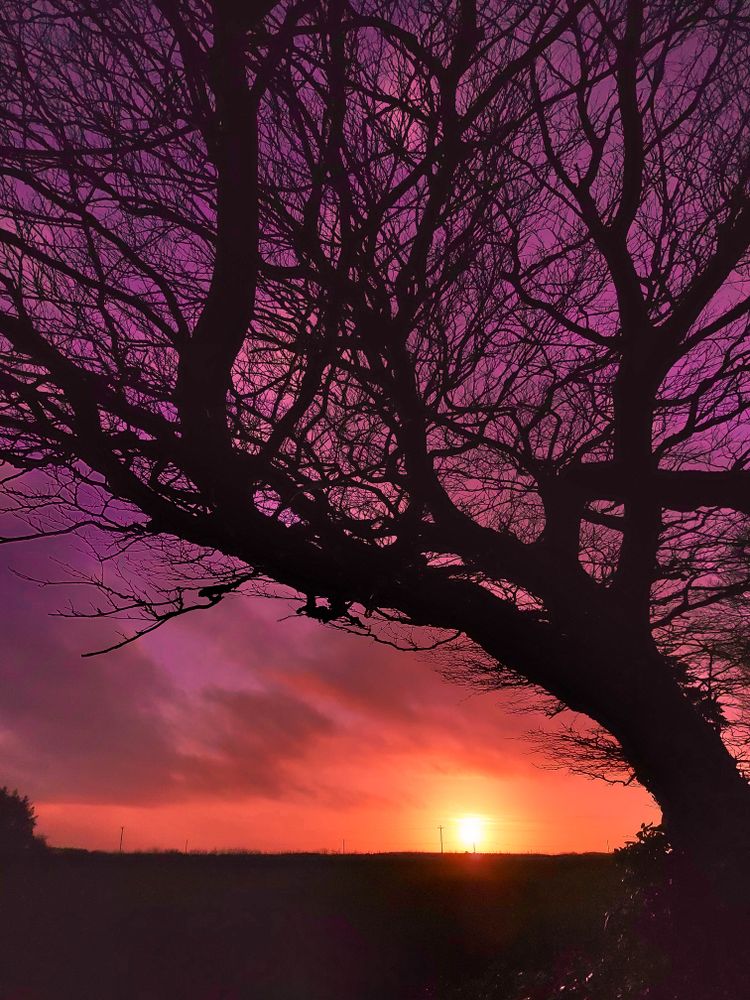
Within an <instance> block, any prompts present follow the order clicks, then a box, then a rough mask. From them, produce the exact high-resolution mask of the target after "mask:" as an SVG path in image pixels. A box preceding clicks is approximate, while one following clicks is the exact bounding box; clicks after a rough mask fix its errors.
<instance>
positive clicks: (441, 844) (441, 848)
mask: <svg viewBox="0 0 750 1000" xmlns="http://www.w3.org/2000/svg"><path fill="white" fill-rule="evenodd" d="M438 830H439V831H440V853H441V854H442V853H443V828H442V826H439V827H438Z"/></svg>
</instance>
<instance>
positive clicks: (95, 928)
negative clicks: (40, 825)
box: [0, 853, 618, 1000]
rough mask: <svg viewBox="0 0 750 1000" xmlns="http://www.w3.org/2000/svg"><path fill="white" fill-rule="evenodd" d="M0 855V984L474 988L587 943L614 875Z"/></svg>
mask: <svg viewBox="0 0 750 1000" xmlns="http://www.w3.org/2000/svg"><path fill="white" fill-rule="evenodd" d="M1 870H2V884H1V886H0V892H1V900H2V910H1V915H0V926H1V930H2V933H1V936H0V996H2V998H3V1000H52V998H54V1000H59V998H68V997H70V998H71V1000H72V998H76V1000H89V998H90V1000H110V998H113V1000H115V998H116V1000H417V998H441V1000H442V998H451V1000H452V998H453V997H471V998H473V996H475V995H476V996H478V995H479V992H481V993H482V995H485V990H484V989H482V990H481V991H477V989H476V988H475V987H472V983H473V982H476V981H478V980H481V979H483V978H484V979H485V981H486V980H487V977H488V976H489V978H490V979H491V980H492V981H493V982H500V981H502V980H503V976H504V975H505V974H506V970H508V969H534V968H538V967H549V966H550V965H553V964H557V963H559V962H564V961H565V960H566V959H567V958H568V957H569V956H570V954H571V953H573V952H579V951H581V950H586V949H588V948H592V947H595V946H596V942H597V941H598V940H599V938H600V937H601V935H602V933H603V924H604V914H605V911H606V909H607V906H608V904H609V903H610V901H611V900H612V899H613V898H614V897H616V895H617V886H618V873H617V871H616V869H615V866H614V865H613V863H612V860H611V858H608V857H606V856H599V855H583V856H566V857H543V856H529V857H526V856H523V857H522V856H502V855H487V856H483V855H444V856H440V855H429V854H427V855H350V856H343V857H341V856H334V855H331V856H327V855H179V854H135V855H127V854H125V855H121V856H118V855H107V854H86V853H53V854H50V855H49V856H47V857H45V858H43V859H40V860H38V861H33V862H32V861H24V862H13V863H9V862H5V863H3V866H2V869H1ZM492 970H494V972H493V971H492ZM502 992H504V990H501V992H500V993H498V996H502Z"/></svg>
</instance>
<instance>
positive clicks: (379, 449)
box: [0, 0, 750, 869]
mask: <svg viewBox="0 0 750 1000" xmlns="http://www.w3.org/2000/svg"><path fill="white" fill-rule="evenodd" d="M242 8H243V5H241V4H233V3H230V2H228V0H213V2H203V0H153V2H146V0H122V2H119V3H117V4H107V5H97V4H93V5H92V4H88V3H78V2H75V0H44V2H41V0H39V2H36V0H32V2H31V3H28V2H25V3H20V2H15V0H6V3H5V4H4V11H5V14H6V17H5V19H4V23H3V25H2V26H1V27H0V33H1V39H2V41H1V44H2V48H3V59H2V69H0V74H2V90H3V93H4V94H5V98H4V104H3V108H4V110H3V114H2V119H1V120H0V130H1V135H0V164H2V170H3V176H4V180H3V184H2V188H1V192H2V194H1V197H2V206H3V209H2V211H3V223H2V226H1V227H0V248H1V249H0V252H1V253H2V257H3V277H2V316H1V318H0V338H1V344H0V393H1V394H2V408H1V409H0V433H1V434H2V450H1V452H0V454H2V457H3V458H4V459H5V460H6V461H7V462H8V463H9V465H10V466H12V467H13V469H14V470H18V471H19V472H21V473H24V478H21V479H19V478H18V477H17V473H16V472H14V474H13V476H12V477H10V478H9V480H8V481H7V483H6V491H7V495H8V497H9V498H10V501H12V502H13V504H14V505H15V510H16V511H17V512H18V513H19V514H24V515H25V516H26V517H27V519H28V520H29V521H30V522H31V524H32V527H33V530H32V531H31V532H30V533H31V534H57V533H61V532H68V531H72V530H76V531H79V532H83V533H85V534H86V536H87V537H88V538H90V539H91V540H92V543H93V544H95V545H96V546H97V547H98V551H99V553H100V555H101V556H102V558H103V559H106V558H108V557H109V556H110V555H112V554H118V555H121V554H122V553H123V552H125V551H126V550H127V551H129V552H130V553H131V556H132V558H133V559H135V563H134V565H135V569H134V570H133V571H132V572H130V571H128V570H127V569H121V570H120V572H121V577H120V578H119V582H118V581H117V580H115V582H113V580H112V578H111V577H109V578H108V577H107V576H106V574H105V575H103V576H102V577H101V579H100V580H99V581H98V582H99V585H100V588H101V592H102V599H101V604H100V606H99V608H98V611H97V613H101V614H118V613H125V614H126V615H130V616H131V617H132V616H141V617H140V624H139V625H138V627H137V629H136V632H138V633H142V632H143V631H145V630H148V629H151V628H153V627H155V626H157V625H158V624H160V623H161V622H162V621H165V620H168V619H170V618H172V617H174V616H175V615H179V614H182V613H184V612H185V611H187V610H189V609H191V608H193V607H207V606H210V605H212V604H215V603H217V602H218V601H220V600H221V599H222V598H223V597H225V596H226V595H227V594H229V593H232V592H233V591H237V590H241V589H243V588H244V589H247V588H250V589H256V590H258V589H260V590H266V591H267V590H268V588H269V586H270V584H271V582H273V583H276V584H281V585H283V586H284V587H286V588H289V589H291V591H293V592H295V593H297V594H300V595H302V601H303V603H301V606H300V609H299V610H300V613H303V614H307V615H309V616H311V617H313V618H316V619H318V620H320V621H323V622H326V623H329V624H333V625H336V626H339V627H344V628H348V629H350V630H353V631H355V632H362V633H367V632H375V633H378V634H380V635H381V637H383V633H382V630H383V629H386V630H391V631H390V632H389V633H388V634H389V635H392V634H393V631H392V630H393V629H396V630H398V629H401V628H404V629H410V628H414V629H417V630H419V629H423V630H424V635H425V638H424V645H425V646H429V645H431V644H432V645H434V644H437V643H439V642H442V641H448V640H449V639H450V638H451V637H452V636H454V635H455V636H460V637H461V638H462V641H463V642H464V643H469V644H470V646H471V650H472V654H471V655H472V664H473V665H472V666H471V667H470V668H469V669H470V670H471V671H472V672H473V673H474V675H475V679H477V680H478V681H479V682H480V683H485V684H489V685H491V686H499V685H502V684H506V683H520V684H525V685H530V686H531V687H532V688H533V689H534V690H538V691H543V692H546V693H547V694H548V695H551V696H552V697H553V698H554V699H556V700H557V701H558V702H559V703H561V704H563V705H566V706H568V707H570V708H571V709H574V710H575V711H576V712H579V713H583V714H584V715H585V716H587V717H589V718H590V719H592V720H594V722H595V723H597V724H598V726H600V727H601V728H602V731H603V732H604V733H606V734H608V736H598V737H597V739H598V740H599V745H600V746H601V739H605V740H609V741H610V742H609V743H608V744H607V746H608V747H611V748H615V750H616V752H617V753H618V754H619V755H620V756H621V758H622V759H623V760H624V761H625V762H626V764H627V766H628V767H629V768H630V769H631V770H632V773H633V774H634V775H635V776H636V777H637V779H638V780H639V781H641V782H642V783H643V784H644V785H645V786H646V787H647V788H648V789H649V790H650V791H651V792H652V793H653V795H654V796H655V798H656V799H657V800H658V802H659V803H660V805H661V807H662V809H663V812H664V818H665V823H666V826H667V829H668V830H669V833H670V836H671V837H672V839H673V841H674V842H675V844H676V845H677V846H678V847H679V848H681V849H684V850H686V851H689V852H692V853H693V855H694V856H696V855H698V854H700V856H701V858H702V859H703V860H704V862H705V865H706V866H707V867H708V866H709V865H712V864H714V863H715V862H716V861H717V859H724V860H725V861H726V862H727V863H728V864H733V865H736V866H744V868H745V869H746V867H747V862H746V857H745V856H746V851H745V846H744V845H745V843H746V838H747V835H748V833H749V832H750V790H749V789H748V785H747V782H746V780H745V778H744V776H743V775H742V774H741V773H740V771H739V769H738V766H737V762H736V759H735V757H734V756H733V754H732V752H731V747H732V744H731V739H732V734H731V731H730V730H727V729H726V725H725V722H726V720H727V719H729V720H730V721H732V719H734V717H735V713H736V712H737V711H738V706H739V699H741V695H742V693H743V692H744V691H745V690H746V679H747V674H746V662H747V661H746V660H745V658H744V657H743V656H738V655H735V654H734V653H732V651H731V649H730V647H731V645H732V644H731V642H730V640H731V639H732V637H733V636H734V637H736V636H738V635H739V634H741V633H742V632H743V631H744V630H745V629H746V609H745V599H746V594H747V591H748V587H749V586H750V573H749V570H748V561H747V558H746V556H747V544H746V541H745V539H746V537H747V536H746V522H747V517H748V514H749V513H750V489H748V487H749V485H750V471H749V470H748V435H747V421H746V411H747V406H748V398H749V396H748V352H747V343H748V341H747V337H746V330H747V319H748V315H750V297H748V244H749V243H750V225H749V223H750V200H749V196H748V178H749V174H750V122H749V117H748V116H749V113H750V109H749V107H748V103H749V101H750V98H749V96H748V95H749V94H750V87H748V82H749V81H748V75H749V74H748V69H749V66H748V60H749V59H750V45H748V41H749V39H748V34H749V32H750V22H749V21H748V18H747V14H746V11H745V8H744V5H743V4H742V3H736V2H733V0H714V2H711V0H685V2H683V3H680V4H675V3H671V2H668V0H651V2H637V0H598V2H595V0H578V2H573V0H570V2H569V3H567V4H558V3H553V2H551V0H550V2H548V0H519V2H517V3H510V4H507V3H504V2H500V0H483V2H481V3H479V4H476V3H472V2H470V0H451V2H448V0H445V2H442V0H428V2H419V3H417V2H416V0H404V2H388V3H386V2H381V0H351V2H349V0H301V2H293V0H289V2H285V3H278V4H273V3H266V4H264V5H261V7H258V6H257V5H244V9H242ZM251 8H252V12H251ZM146 571H148V574H147V573H146ZM146 576H147V583H143V582H142V581H143V578H144V577H146ZM414 634H416V635H418V634H419V633H418V632H417V633H414ZM415 641H419V642H421V641H422V640H419V639H417V640H415ZM734 648H735V652H736V644H735V647H734Z"/></svg>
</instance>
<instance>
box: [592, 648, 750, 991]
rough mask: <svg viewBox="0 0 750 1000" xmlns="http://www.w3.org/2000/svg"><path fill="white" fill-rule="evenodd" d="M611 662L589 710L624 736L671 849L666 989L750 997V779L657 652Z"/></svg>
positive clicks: (618, 735)
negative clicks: (670, 968) (749, 952)
mask: <svg viewBox="0 0 750 1000" xmlns="http://www.w3.org/2000/svg"><path fill="white" fill-rule="evenodd" d="M610 664H611V667H612V669H611V670H607V672H606V676H605V677H604V678H603V681H602V684H601V685H600V687H599V690H598V692H597V694H598V697H597V696H596V695H595V696H594V700H596V701H597V704H596V706H594V705H592V711H591V715H592V716H593V717H594V718H595V719H596V721H598V722H599V723H600V724H601V725H603V726H605V727H606V729H607V730H608V731H609V732H610V733H612V734H613V735H614V736H615V737H616V738H617V739H618V740H619V742H620V743H621V745H622V748H623V750H624V752H625V756H626V758H627V759H628V761H629V762H630V764H631V765H632V766H633V768H634V770H635V774H636V777H637V778H638V780H639V781H640V782H641V784H643V785H644V786H645V787H646V788H647V789H648V790H649V791H650V792H651V794H652V795H653V796H654V798H655V799H656V801H657V803H658V804H659V806H660V807H661V809H662V813H663V821H664V826H665V828H666V831H667V833H668V836H669V839H670V841H671V843H672V845H673V847H674V855H673V858H672V859H671V860H672V867H671V873H672V883H671V886H670V887H669V889H668V893H669V896H668V903H667V904H666V905H668V907H669V911H670V916H669V920H670V924H671V934H670V941H671V945H670V947H669V951H670V952H671V953H672V954H671V956H670V958H671V962H672V966H673V969H674V973H673V976H671V977H670V978H669V982H668V983H667V984H666V985H665V986H664V990H665V992H664V993H663V996H664V997H665V998H666V997H670V998H671V997H672V996H679V997H680V1000H687V997H688V996H690V997H693V996H694V997H696V998H698V997H700V998H701V1000H714V998H715V1000H739V998H740V997H744V996H750V967H749V963H748V962H747V960H746V958H745V955H746V949H747V940H748V937H749V936H750V784H748V782H747V781H746V780H745V778H744V777H743V776H742V775H741V774H740V772H739V770H738V768H737V764H736V761H735V760H734V758H733V757H732V755H731V754H730V752H729V751H728V750H727V748H726V746H725V745H724V743H723V741H722V739H721V736H720V735H719V733H718V732H717V731H716V730H715V729H714V728H713V727H712V726H711V724H710V723H709V722H707V721H706V720H705V719H704V718H702V717H701V715H700V714H699V712H698V711H697V710H696V709H695V707H694V706H693V705H692V704H691V702H690V701H689V700H688V698H687V697H686V696H685V695H684V693H683V692H682V691H681V689H680V688H679V686H678V684H677V682H676V681H675V679H674V677H673V676H672V673H671V669H670V666H669V664H668V662H667V661H666V660H665V659H664V658H662V657H660V656H658V654H657V653H656V652H654V651H652V652H651V653H649V654H647V655H646V656H642V657H641V659H640V661H639V662H637V663H636V662H633V661H632V660H631V661H630V663H629V664H626V662H625V661H624V659H623V650H622V648H620V649H618V650H617V651H616V652H613V653H612V656H611V660H610ZM626 667H627V669H625V668H626ZM666 891H667V890H665V892H666ZM677 981H679V983H682V984H683V985H682V986H678V988H677V992H676V993H675V992H670V990H673V987H674V983H675V982H677ZM684 984H688V986H686V985H684ZM686 990H687V992H685V991H686ZM654 996H655V997H660V996H662V994H660V993H659V991H658V990H657V991H656V992H655V994H654Z"/></svg>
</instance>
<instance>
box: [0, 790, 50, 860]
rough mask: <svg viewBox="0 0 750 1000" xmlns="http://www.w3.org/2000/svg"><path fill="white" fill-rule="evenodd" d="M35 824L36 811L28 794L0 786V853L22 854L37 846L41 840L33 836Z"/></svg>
mask: <svg viewBox="0 0 750 1000" xmlns="http://www.w3.org/2000/svg"><path fill="white" fill-rule="evenodd" d="M35 826H36V813H35V812H34V807H33V805H32V804H31V802H29V797H28V795H24V796H23V797H22V796H21V795H19V793H18V791H17V790H16V791H13V792H11V791H9V790H8V788H6V787H5V786H3V787H2V788H0V854H22V853H24V852H27V851H29V850H31V849H33V848H35V847H38V846H39V844H40V843H41V841H39V840H38V838H37V837H35V836H34V827H35Z"/></svg>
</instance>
